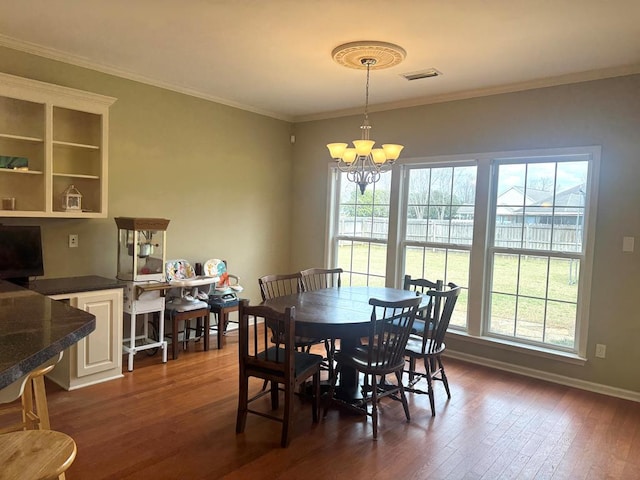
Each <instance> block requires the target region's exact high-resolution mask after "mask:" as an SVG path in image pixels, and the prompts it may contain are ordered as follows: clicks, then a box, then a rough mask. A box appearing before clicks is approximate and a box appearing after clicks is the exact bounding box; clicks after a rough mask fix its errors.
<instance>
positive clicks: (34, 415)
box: [0, 352, 62, 433]
mask: <svg viewBox="0 0 640 480" xmlns="http://www.w3.org/2000/svg"><path fill="white" fill-rule="evenodd" d="M60 358H62V352H61V353H60V355H58V356H57V357H55V358H52V359H51V360H49V361H48V362H46V363H44V364H43V365H41V366H40V367H38V368H36V369H35V370H33V371H32V372H30V373H29V374H27V375H25V376H24V377H22V378H20V379H18V380H16V381H15V382H13V383H12V384H10V385H8V386H7V387H5V388H3V389H1V390H0V405H2V404H8V403H12V402H15V401H16V400H18V399H20V400H21V404H20V405H16V406H15V407H9V408H2V410H1V411H0V416H1V417H4V416H5V415H7V414H9V413H18V412H20V413H21V419H20V421H18V422H14V423H12V424H10V425H8V426H4V427H0V433H6V432H14V431H17V430H38V429H40V430H49V429H50V428H51V424H50V422H49V407H48V406H47V392H46V390H45V386H44V376H45V375H46V374H47V373H49V372H50V371H51V370H53V368H54V367H55V366H56V364H57V363H58V362H59V361H60ZM16 403H17V402H16Z"/></svg>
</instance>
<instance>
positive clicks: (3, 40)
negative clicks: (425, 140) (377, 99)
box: [0, 34, 640, 123]
mask: <svg viewBox="0 0 640 480" xmlns="http://www.w3.org/2000/svg"><path fill="white" fill-rule="evenodd" d="M0 46H3V47H7V48H11V49H14V50H19V51H22V52H25V53H29V54H32V55H37V56H40V57H44V58H48V59H50V60H56V61H59V62H63V63H68V64H71V65H75V66H78V67H82V68H87V69H90V70H95V71H98V72H101V73H106V74H109V75H114V76H116V77H121V78H124V79H127V80H132V81H135V82H139V83H143V84H146V85H151V86H154V87H159V88H163V89H166V90H171V91H174V92H177V93H182V94H184V95H189V96H192V97H196V98H201V99H203V100H208V101H211V102H215V103H219V104H222V105H226V106H229V107H233V108H237V109H240V110H245V111H248V112H252V113H256V114H258V115H264V116H267V117H271V118H275V119H277V120H283V121H286V122H292V123H300V122H309V121H315V120H327V119H330V118H337V117H347V116H352V115H360V114H362V108H361V107H358V108H351V109H345V110H335V111H330V112H322V113H318V114H312V115H300V116H290V115H283V114H279V113H276V112H271V111H267V110H262V109H259V108H255V107H252V106H250V105H245V104H242V103H238V102H234V101H230V100H227V99H224V98H220V97H216V96H213V95H209V94H206V93H203V92H201V91H198V90H195V89H192V88H188V87H185V86H183V85H176V84H173V83H168V82H162V81H160V80H157V79H153V78H149V77H146V76H144V75H139V74H136V73H133V72H130V71H127V70H123V69H121V68H118V67H114V66H111V65H106V64H102V63H99V62H96V61H93V60H90V59H88V58H85V57H81V56H78V55H71V54H68V53H65V52H62V51H60V50H56V49H54V48H49V47H43V46H41V45H37V44H35V43H30V42H25V41H22V40H17V39H15V38H12V37H9V36H6V35H3V34H0ZM637 73H640V63H636V64H632V65H626V66H622V67H614V68H608V69H599V70H589V71H585V72H578V73H571V74H567V75H560V76H556V77H548V78H540V79H536V80H531V81H527V82H520V83H513V84H509V85H500V86H495V87H489V88H480V89H474V90H466V91H462V92H455V93H449V94H443V95H435V96H429V97H420V98H414V99H410V100H403V101H398V102H389V103H381V104H377V105H369V112H383V111H387V110H395V109H398V108H410V107H417V106H421V105H430V104H435V103H444V102H451V101H455V100H467V99H470V98H477V97H486V96H490V95H499V94H503V93H514V92H521V91H525V90H533V89H537V88H546V87H553V86H559V85H566V84H571V83H580V82H588V81H592V80H602V79H605V78H613V77H621V76H625V75H633V74H637Z"/></svg>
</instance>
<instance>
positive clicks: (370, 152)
mask: <svg viewBox="0 0 640 480" xmlns="http://www.w3.org/2000/svg"><path fill="white" fill-rule="evenodd" d="M332 56H333V59H334V60H335V61H336V62H338V63H340V64H341V65H344V66H346V67H350V68H357V69H366V70H367V83H366V87H365V102H364V121H363V122H362V125H361V126H360V131H361V137H360V139H359V140H353V141H352V143H353V147H349V145H348V144H347V143H329V144H327V148H328V149H329V154H330V155H331V158H333V159H334V160H335V161H336V164H337V167H338V169H339V170H340V171H341V172H345V173H346V174H347V179H348V180H349V181H350V182H353V183H355V184H357V185H358V187H359V188H360V193H361V194H364V192H365V190H366V188H367V185H369V184H372V183H375V182H377V181H378V180H379V179H380V174H381V173H383V172H386V171H388V170H390V169H391V165H393V163H394V162H395V161H396V160H397V159H398V157H399V156H400V152H401V151H402V149H403V148H404V146H402V145H398V144H395V143H385V144H383V145H382V148H373V146H374V145H375V143H376V142H375V141H374V140H371V138H370V132H371V124H370V123H369V76H370V72H371V70H372V69H382V68H388V67H392V66H394V65H397V64H398V63H400V62H401V61H402V60H404V57H405V56H406V52H405V51H404V49H402V48H401V47H399V46H397V45H394V44H392V43H386V42H371V41H367V42H352V43H347V44H344V45H340V46H338V47H336V48H335V49H334V50H333V52H332Z"/></svg>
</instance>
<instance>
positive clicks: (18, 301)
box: [0, 280, 96, 388]
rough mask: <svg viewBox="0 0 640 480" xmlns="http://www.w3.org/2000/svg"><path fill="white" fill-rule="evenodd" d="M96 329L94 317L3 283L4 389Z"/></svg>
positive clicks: (0, 353) (0, 368)
mask: <svg viewBox="0 0 640 480" xmlns="http://www.w3.org/2000/svg"><path fill="white" fill-rule="evenodd" d="M95 328H96V319H95V317H94V316H93V315H91V314H90V313H87V312H85V311H83V310H79V309H77V308H73V307H70V306H68V305H65V304H64V303H62V302H57V301H55V300H51V299H50V298H49V297H46V296H44V295H41V294H39V293H36V292H34V291H31V290H26V289H24V288H21V287H18V286H16V285H13V284H11V283H8V282H5V281H3V280H0V388H3V387H6V386H7V385H9V384H10V383H12V382H13V381H15V380H17V379H19V378H20V377H22V376H24V375H26V374H27V373H29V372H30V371H32V370H33V369H35V368H36V367H38V366H39V365H41V364H42V363H44V362H46V361H47V360H49V359H50V358H52V357H54V356H56V355H57V354H58V353H60V352H61V351H62V350H64V349H65V348H67V347H69V346H71V345H73V344H74V343H76V342H78V341H79V340H80V339H81V338H83V337H86V336H87V335H89V334H90V333H91V332H92V331H93V330H94V329H95Z"/></svg>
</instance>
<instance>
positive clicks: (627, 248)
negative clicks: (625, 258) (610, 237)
mask: <svg viewBox="0 0 640 480" xmlns="http://www.w3.org/2000/svg"><path fill="white" fill-rule="evenodd" d="M634 243H635V239H634V237H622V251H623V252H625V253H633V244H634Z"/></svg>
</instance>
